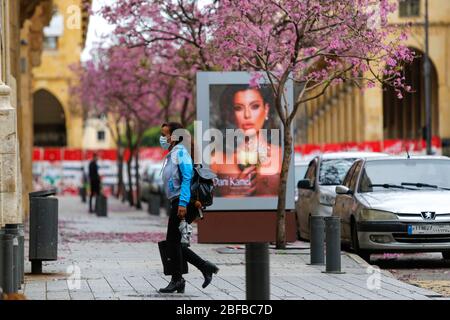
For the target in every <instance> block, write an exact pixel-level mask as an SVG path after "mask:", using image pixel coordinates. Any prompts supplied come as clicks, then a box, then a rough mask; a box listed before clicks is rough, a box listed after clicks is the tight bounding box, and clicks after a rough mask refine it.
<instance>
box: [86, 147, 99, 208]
mask: <svg viewBox="0 0 450 320" xmlns="http://www.w3.org/2000/svg"><path fill="white" fill-rule="evenodd" d="M89 183H90V186H91V195H90V197H89V212H90V213H92V212H94V211H93V210H92V198H93V197H94V196H95V203H96V204H97V198H98V195H99V194H100V176H99V174H98V165H97V154H96V153H94V154H93V156H92V160H91V162H89Z"/></svg>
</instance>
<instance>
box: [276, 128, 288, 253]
mask: <svg viewBox="0 0 450 320" xmlns="http://www.w3.org/2000/svg"><path fill="white" fill-rule="evenodd" d="M291 126H292V125H291V123H289V124H287V125H285V126H284V130H283V142H284V152H283V162H282V165H281V174H280V190H279V192H278V205H277V241H276V248H277V249H285V248H286V186H287V178H288V174H289V164H290V163H291V158H292V134H291Z"/></svg>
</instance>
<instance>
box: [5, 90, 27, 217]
mask: <svg viewBox="0 0 450 320" xmlns="http://www.w3.org/2000/svg"><path fill="white" fill-rule="evenodd" d="M11 95H12V90H11V89H10V88H9V87H8V86H7V85H5V84H4V83H2V82H0V224H1V225H2V226H4V225H5V224H7V223H21V222H22V216H21V214H20V211H19V206H18V192H17V190H18V189H17V179H18V174H17V173H18V172H17V168H18V166H17V164H18V152H17V149H18V141H17V133H16V132H17V131H16V127H17V125H16V109H15V108H14V107H13V106H12V104H11Z"/></svg>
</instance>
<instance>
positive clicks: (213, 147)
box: [196, 72, 294, 210]
mask: <svg viewBox="0 0 450 320" xmlns="http://www.w3.org/2000/svg"><path fill="white" fill-rule="evenodd" d="M252 77H253V75H252V74H250V73H246V72H199V73H198V74H197V87H198V92H197V120H198V123H199V125H200V126H201V128H202V134H201V136H202V141H199V140H198V139H199V137H196V139H197V142H196V143H197V145H198V144H199V143H200V144H201V145H202V146H203V153H202V155H203V159H202V164H204V165H207V166H208V167H209V168H210V169H211V170H212V171H213V172H214V173H216V175H217V178H216V179H215V180H214V186H215V190H214V204H213V206H212V207H211V209H209V210H246V209H248V210H275V209H276V206H277V202H278V191H279V186H280V173H281V165H282V159H283V157H282V155H283V145H282V137H283V131H282V129H283V128H282V125H281V122H280V121H279V117H278V115H277V111H276V109H275V104H274V96H273V93H272V89H271V88H270V86H269V85H268V84H267V83H266V82H265V81H264V80H261V81H260V82H259V83H258V84H257V85H253V84H251V83H252V81H251V80H252ZM286 94H287V97H288V99H287V100H288V101H290V103H291V104H290V106H291V105H292V99H293V90H292V84H289V85H288V87H287V93H286ZM290 106H289V108H290ZM291 165H292V166H293V163H291ZM293 199H294V188H293V168H292V169H291V170H290V173H289V177H288V186H287V197H286V206H287V209H293V207H294V200H293Z"/></svg>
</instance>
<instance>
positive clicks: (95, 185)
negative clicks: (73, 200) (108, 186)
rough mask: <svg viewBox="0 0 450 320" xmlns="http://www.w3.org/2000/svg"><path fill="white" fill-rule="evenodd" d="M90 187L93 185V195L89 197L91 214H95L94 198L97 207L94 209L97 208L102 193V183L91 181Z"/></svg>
mask: <svg viewBox="0 0 450 320" xmlns="http://www.w3.org/2000/svg"><path fill="white" fill-rule="evenodd" d="M90 185H91V194H90V196H89V212H93V211H94V210H93V209H92V198H93V197H95V207H94V208H97V198H98V195H99V193H100V181H98V180H91V181H90Z"/></svg>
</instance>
